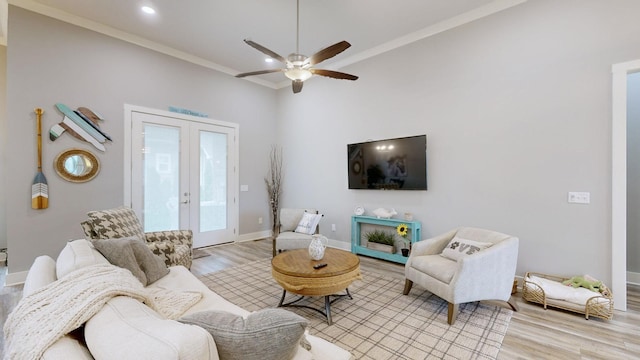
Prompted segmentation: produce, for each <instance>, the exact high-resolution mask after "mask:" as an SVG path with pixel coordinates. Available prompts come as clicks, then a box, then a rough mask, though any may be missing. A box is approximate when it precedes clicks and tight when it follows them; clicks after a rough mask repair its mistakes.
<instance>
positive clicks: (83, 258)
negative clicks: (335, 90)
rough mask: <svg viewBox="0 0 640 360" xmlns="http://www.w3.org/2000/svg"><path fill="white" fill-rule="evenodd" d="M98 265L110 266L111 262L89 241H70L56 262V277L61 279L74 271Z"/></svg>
mask: <svg viewBox="0 0 640 360" xmlns="http://www.w3.org/2000/svg"><path fill="white" fill-rule="evenodd" d="M96 264H109V261H108V260H107V259H105V257H104V256H102V254H100V252H98V251H97V250H96V249H95V248H94V247H93V245H91V243H90V242H89V241H87V240H85V239H78V240H73V241H69V242H68V243H67V244H66V245H65V247H64V248H63V249H62V251H60V254H59V255H58V259H57V260H56V277H57V278H58V279H60V278H62V277H64V276H65V275H67V274H68V273H70V272H72V271H74V270H77V269H80V268H83V267H86V266H89V265H96Z"/></svg>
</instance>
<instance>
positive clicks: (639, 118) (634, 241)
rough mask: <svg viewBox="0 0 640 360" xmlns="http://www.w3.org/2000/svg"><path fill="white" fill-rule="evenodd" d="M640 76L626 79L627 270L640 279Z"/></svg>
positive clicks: (630, 75) (636, 75) (630, 76)
mask: <svg viewBox="0 0 640 360" xmlns="http://www.w3.org/2000/svg"><path fill="white" fill-rule="evenodd" d="M639 159H640V73H634V74H629V76H627V271H629V272H632V273H637V274H638V275H636V276H634V280H635V281H638V280H637V279H635V278H639V279H640V277H639V276H640V161H638V160H639Z"/></svg>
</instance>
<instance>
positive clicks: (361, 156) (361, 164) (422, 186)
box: [347, 135, 427, 190]
mask: <svg viewBox="0 0 640 360" xmlns="http://www.w3.org/2000/svg"><path fill="white" fill-rule="evenodd" d="M347 154H348V156H349V157H348V163H349V169H348V174H349V175H348V177H349V189H374V190H427V135H418V136H411V137H404V138H395V139H386V140H377V141H368V142H363V143H357V144H349V145H347Z"/></svg>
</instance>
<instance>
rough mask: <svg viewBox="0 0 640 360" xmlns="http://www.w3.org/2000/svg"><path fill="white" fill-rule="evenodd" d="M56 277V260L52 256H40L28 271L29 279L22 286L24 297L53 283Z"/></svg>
mask: <svg viewBox="0 0 640 360" xmlns="http://www.w3.org/2000/svg"><path fill="white" fill-rule="evenodd" d="M56 279H57V278H56V262H55V261H54V260H53V259H52V258H51V257H50V256H47V255H42V256H38V257H37V258H36V259H35V260H34V261H33V264H32V265H31V267H30V268H29V272H28V273H27V279H26V280H25V281H24V287H23V288H22V297H25V296H27V295H30V294H31V293H33V292H34V291H36V290H38V289H40V288H41V287H43V286H45V285H49V284H51V283H52V282H54V281H56Z"/></svg>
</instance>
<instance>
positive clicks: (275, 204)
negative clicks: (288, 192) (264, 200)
mask: <svg viewBox="0 0 640 360" xmlns="http://www.w3.org/2000/svg"><path fill="white" fill-rule="evenodd" d="M264 183H265V185H266V186H267V194H268V196H269V205H270V207H271V219H272V220H273V222H272V226H271V230H272V231H273V233H274V234H275V231H276V226H277V224H278V208H279V206H280V196H281V195H282V148H278V146H277V145H272V146H271V152H270V154H269V171H268V172H267V176H266V177H265V178H264Z"/></svg>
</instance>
